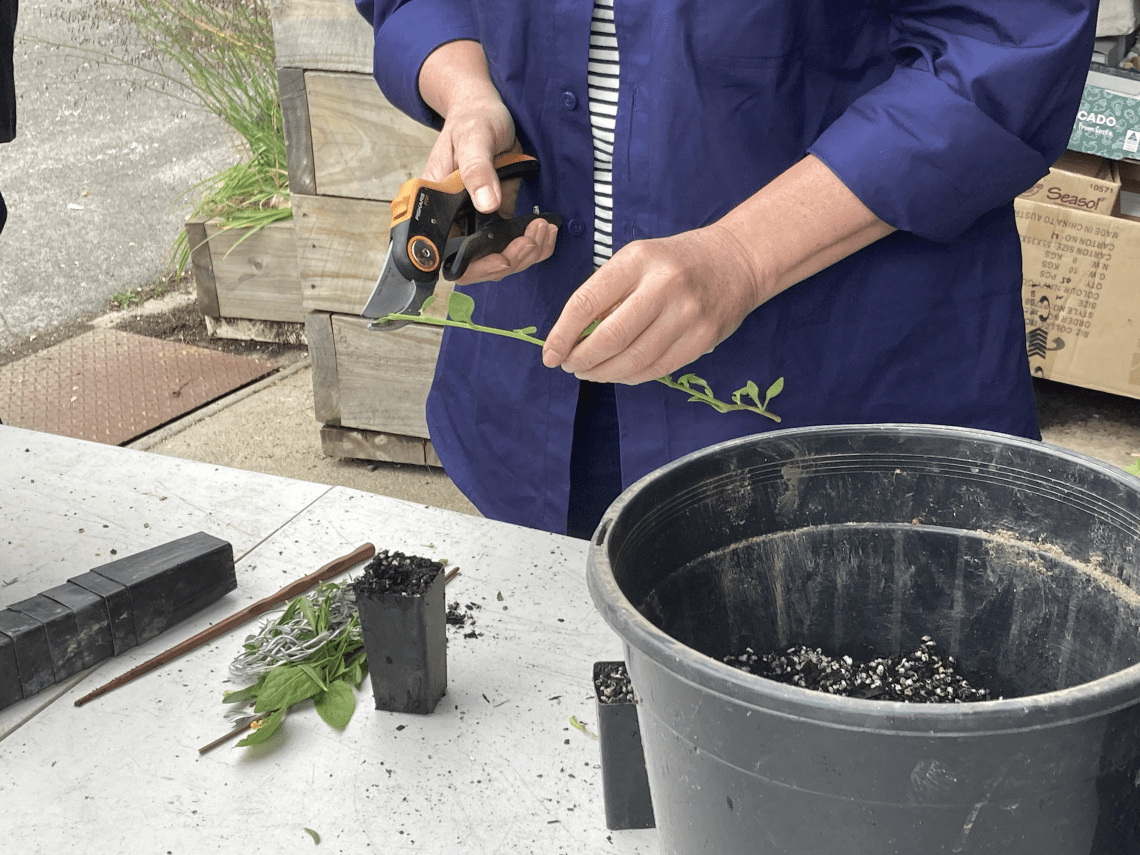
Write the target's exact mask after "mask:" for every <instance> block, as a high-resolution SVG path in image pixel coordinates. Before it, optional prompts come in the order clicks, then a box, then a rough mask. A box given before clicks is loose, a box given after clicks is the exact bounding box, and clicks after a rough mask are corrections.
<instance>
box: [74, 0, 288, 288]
mask: <svg viewBox="0 0 1140 855" xmlns="http://www.w3.org/2000/svg"><path fill="white" fill-rule="evenodd" d="M64 18H65V20H66V21H67V22H68V23H69V24H70V25H71V29H72V32H73V34H74V36H75V37H76V40H77V41H78V44H76V45H71V46H59V47H71V48H72V49H75V50H78V51H80V52H81V53H83V54H85V55H87V56H89V57H91V58H93V59H95V60H96V61H99V62H106V63H111V64H118V65H121V66H124V67H127V68H131V69H136V70H140V71H142V72H145V74H144V80H145V81H146V83H145V84H144V85H145V88H148V89H155V90H158V91H161V92H164V93H166V94H168V95H171V96H173V97H176V98H180V99H183V100H186V101H189V102H191V103H196V104H199V105H201V106H203V107H205V108H206V109H207V110H209V111H210V112H211V113H213V114H214V115H216V116H217V117H218V118H220V119H221V120H222V121H223V122H225V124H226V125H227V126H228V127H229V128H231V129H232V130H233V131H234V133H235V134H236V135H237V136H238V137H239V138H240V140H241V142H242V149H243V151H244V156H243V157H242V159H241V160H240V161H239V162H238V163H236V164H234V165H233V166H231V167H229V168H227V169H225V170H223V171H222V172H219V173H218V174H216V175H213V176H211V177H209V178H207V179H206V180H204V181H202V182H201V183H199V184H197V185H195V186H194V187H191V188H189V189H188V190H187V191H186V193H185V194H184V196H193V197H195V198H196V199H197V201H196V203H195V205H194V208H193V214H192V216H193V217H217V218H219V220H220V223H221V225H222V227H223V228H248V229H249V230H250V234H252V233H253V232H255V231H257V230H258V229H260V228H263V227H265V226H267V225H269V224H270V223H273V222H277V221H279V220H285V219H289V218H290V217H292V215H293V214H292V208H291V207H290V205H289V184H288V171H287V168H286V159H285V132H284V123H283V120H282V115H281V102H280V98H279V93H278V87H277V72H276V67H275V55H274V45H273V27H272V21H271V18H270V0H96V2H94V3H91V4H86V5H83V6H79V7H77V8H75V9H73V10H72V11H70V12H69V13H68V14H66V15H65V16H64ZM246 237H248V235H246ZM244 239H245V238H244V237H243V238H242V240H244ZM189 251H190V247H189V246H188V244H187V240H186V235H185V232H182V233H180V234H179V237H178V239H177V240H176V241H175V245H174V247H173V249H172V263H173V265H174V267H175V270H176V271H177V272H178V273H179V274H181V273H183V272H184V271H185V270H186V269H187V268H188V266H189V261H190V255H189Z"/></svg>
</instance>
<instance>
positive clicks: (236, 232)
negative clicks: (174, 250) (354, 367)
mask: <svg viewBox="0 0 1140 855" xmlns="http://www.w3.org/2000/svg"><path fill="white" fill-rule="evenodd" d="M185 228H186V237H187V239H188V240H189V243H190V257H191V263H192V265H193V269H194V284H195V286H196V288H197V292H198V306H199V308H200V309H201V311H202V314H203V315H204V316H205V318H206V324H207V326H208V327H209V328H210V332H211V334H212V335H216V336H218V337H220V338H243V339H253V340H257V341H280V342H290V343H292V342H303V341H304V321H305V308H304V305H303V304H302V301H301V280H300V276H299V273H298V268H297V240H296V237H295V236H294V234H293V223H292V222H291V221H290V220H284V221H281V222H277V223H271V224H270V225H268V226H266V227H265V228H262V229H259V230H258V231H256V232H254V233H253V234H248V230H247V229H223V228H221V227H220V226H219V225H218V222H217V221H216V220H190V221H188V222H187V223H186V226H185Z"/></svg>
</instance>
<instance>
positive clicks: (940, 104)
mask: <svg viewBox="0 0 1140 855" xmlns="http://www.w3.org/2000/svg"><path fill="white" fill-rule="evenodd" d="M357 6H358V8H359V10H360V12H361V13H362V14H363V15H364V16H365V17H367V18H368V19H369V20H370V21H371V22H372V24H373V26H374V29H375V55H374V71H375V77H376V80H377V81H378V83H379V85H380V88H381V90H382V91H383V93H384V94H385V96H386V97H387V98H388V99H389V100H390V101H391V102H392V103H393V104H395V105H396V106H397V107H399V108H400V109H402V110H404V111H405V112H406V113H408V114H409V115H410V116H412V117H414V118H416V119H418V120H420V121H421V122H424V123H426V124H430V125H434V126H436V127H437V128H440V130H441V133H440V136H439V139H438V140H437V142H436V144H435V146H434V148H433V150H432V152H431V155H430V158H429V161H428V164H427V166H426V168H425V172H424V175H425V177H427V178H429V179H433V180H439V179H441V178H442V177H444V176H445V175H447V174H448V173H449V172H451V171H453V170H455V169H459V170H460V173H461V175H462V176H463V180H464V183H465V185H466V187H467V188H468V189H469V190H470V191H471V193H472V197H473V199H474V201H475V204H476V206H477V207H479V208H480V209H481V210H484V211H491V210H495V209H500V208H502V209H504V210H506V209H509V210H511V211H512V212H513V211H514V210H519V211H529V210H531V209H532V208H533V207H535V206H538V207H539V208H541V210H544V211H551V210H552V211H557V212H559V213H561V214H562V215H563V216H564V218H565V224H564V226H563V228H562V229H560V230H556V229H555V227H553V226H551V225H550V224H548V223H545V222H542V221H535V222H534V223H532V224H531V226H530V227H529V228H528V230H527V234H526V235H525V236H524V237H522V238H519V239H517V240H516V241H515V242H514V243H513V244H512V245H511V246H509V247H507V249H506V250H504V252H503V253H502V254H501V255H495V256H489V257H487V258H485V259H482V260H481V261H480V262H479V263H478V264H476V265H473V266H472V268H471V269H470V270H469V271H468V273H467V274H466V276H465V277H464V279H463V280H462V283H461V284H465V285H466V286H467V289H466V290H467V291H468V293H470V294H471V295H472V296H473V297H474V299H475V302H476V306H477V314H476V320H477V321H478V322H480V323H483V324H488V325H492V326H497V327H504V328H519V327H525V326H531V325H533V326H537V327H538V328H539V330H540V333H539V334H540V335H541V334H542V332H543V331H549V332H548V335H547V336H546V345H545V347H544V348H543V351H542V353H541V354H539V353H538V349H537V348H534V347H533V346H532V345H529V344H526V343H524V342H519V341H515V340H511V339H505V338H501V337H498V336H488V335H479V334H476V333H473V332H470V331H468V330H461V329H448V330H447V331H446V333H445V335H444V339H443V346H442V349H441V353H440V359H439V363H438V367H437V371H436V376H435V381H434V384H433V387H432V391H431V393H430V396H429V399H428V408H427V416H428V424H429V427H430V430H431V438H432V443H433V445H434V447H435V449H436V451H437V453H438V454H439V457H440V459H441V461H442V462H443V464H444V467H445V469H446V471H447V473H448V474H449V475H450V477H451V478H452V479H453V481H454V482H455V483H456V484H457V485H458V486H459V488H460V489H461V490H462V491H463V492H464V493H465V494H466V495H467V496H468V497H469V498H470V499H471V501H472V502H473V503H474V504H475V505H476V507H478V508H479V510H480V511H481V512H482V513H484V514H485V515H486V516H488V517H492V518H496V519H501V520H506V521H509V522H514V523H518V524H522V525H527V526H532V527H536V528H541V529H546V530H549V531H555V532H562V531H568V532H569V533H571V534H575V535H577V536H586V537H588V536H589V534H590V532H591V529H592V527H593V525H594V524H596V523H597V521H598V519H599V518H600V515H601V513H602V511H603V510H604V508H605V507H606V505H607V504H608V503H609V501H611V500H612V499H613V498H614V497H615V496H616V495H617V492H619V491H620V489H621V488H622V486H628V485H629V484H630V483H632V482H633V481H634V480H636V479H638V478H640V477H641V476H643V475H645V474H646V473H648V472H650V471H652V470H654V469H656V468H657V467H660V466H662V465H664V464H665V463H667V462H669V461H671V460H673V459H676V458H677V457H680V456H682V455H684V454H687V453H689V452H692V451H695V450H697V449H699V448H703V447H706V446H708V445H711V444H713V443H716V442H718V441H722V440H727V439H730V438H734V437H738V436H742V435H747V434H752V433H756V432H759V431H763V430H767V429H770V428H774V427H792V426H800V425H819V424H863V423H887V422H894V423H900V422H906V423H931V424H945V425H960V426H965V427H972V428H982V429H989V430H996V431H1002V432H1006V433H1009V434H1014V435H1019V436H1024V437H1031V438H1038V437H1039V435H1040V434H1039V432H1038V426H1037V417H1036V408H1035V403H1034V395H1033V387H1032V383H1031V378H1030V373H1029V368H1028V361H1027V357H1026V350H1025V327H1024V319H1023V313H1022V308H1021V253H1020V242H1019V239H1018V233H1017V230H1016V227H1015V222H1014V215H1013V206H1012V200H1013V198H1014V197H1015V196H1016V195H1017V194H1018V193H1020V192H1022V191H1023V190H1025V189H1027V188H1028V187H1030V186H1032V185H1033V184H1034V182H1035V181H1037V180H1038V179H1039V178H1040V177H1041V176H1042V175H1044V174H1045V173H1046V172H1047V170H1048V168H1049V166H1050V164H1051V163H1052V162H1053V161H1054V160H1055V159H1056V158H1057V157H1058V156H1059V155H1060V154H1061V152H1062V151H1063V150H1064V148H1065V146H1066V143H1067V141H1068V139H1069V135H1070V132H1071V129H1072V123H1073V118H1074V115H1075V112H1076V109H1077V106H1078V103H1079V100H1080V94H1081V89H1082V85H1083V82H1084V77H1085V73H1086V72H1087V69H1088V62H1089V59H1090V57H1091V53H1092V42H1093V38H1094V30H1095V19H1096V3H1095V2H1094V0H1053V2H1048V3H1045V2H1026V3H1001V2H992V0H863V2H857V0H761V1H760V2H751V3H744V2H728V1H727V0H726V2H723V3H697V2H692V0H596V2H591V0H583V2H566V0H561V2H553V0H527V2H525V3H524V2H508V0H357ZM505 151H525V152H527V153H529V154H533V155H535V156H536V157H537V158H538V159H539V161H540V164H541V170H540V173H539V175H538V176H537V177H536V178H534V179H530V180H527V181H526V182H523V184H522V185H521V186H520V187H518V188H517V190H516V188H513V187H500V186H499V183H498V181H497V180H496V177H495V175H494V171H493V169H492V166H491V159H492V157H493V156H494V155H495V154H497V153H500V152H505ZM516 193H517V198H513V197H514V196H515V195H516ZM607 250H610V251H612V257H609V258H608V260H605V259H606V256H607V254H608V253H607ZM599 261H604V264H601V266H600V267H598V266H597V262H599ZM508 276H509V278H505V277H508ZM504 278H505V281H495V280H502V279H504ZM477 280H483V281H479V282H478V283H477ZM476 283H477V284H476ZM598 318H602V319H603V320H602V322H601V323H600V324H599V325H598V327H597V329H596V330H595V331H594V332H593V333H592V334H591V335H590V336H588V337H587V338H584V339H582V338H581V337H580V335H581V333H582V331H583V330H585V329H586V327H587V326H588V325H589V324H590V323H591V322H592V321H594V320H595V319H598ZM558 368H560V369H561V370H552V369H558ZM682 368H683V369H684V371H685V372H686V373H687V372H692V373H694V374H696V375H698V376H700V377H701V378H703V379H704V380H706V381H707V382H708V383H709V384H710V386H711V387H712V388H713V390H714V391H715V392H716V393H717V395H718V396H719V397H721V398H722V399H723V398H727V397H728V396H730V395H731V393H732V391H734V390H736V389H738V388H740V387H742V386H744V385H745V384H746V383H747V382H748V381H750V380H751V381H754V382H756V383H757V384H758V385H759V387H760V388H761V389H764V388H766V387H767V385H768V384H769V383H770V382H771V381H773V380H775V379H776V378H778V377H783V378H784V390H783V392H782V393H781V394H780V395H779V397H777V398H775V399H774V400H773V401H772V403H771V405H770V408H771V409H772V410H774V411H775V412H777V413H778V414H779V415H780V416H781V417H782V421H781V423H780V424H779V425H776V424H774V423H772V422H769V421H768V420H767V419H765V418H763V417H761V416H758V415H756V414H754V413H748V412H736V413H728V414H721V413H718V412H716V411H715V410H713V409H711V408H709V407H707V406H704V405H702V404H699V403H691V402H689V401H688V400H687V397H686V396H685V395H684V394H682V393H680V392H677V391H675V390H672V389H669V388H667V387H666V386H665V385H663V384H661V383H654V382H646V381H651V380H652V379H653V378H656V377H659V376H662V375H665V374H671V373H675V372H678V370H679V369H682ZM675 376H676V375H675Z"/></svg>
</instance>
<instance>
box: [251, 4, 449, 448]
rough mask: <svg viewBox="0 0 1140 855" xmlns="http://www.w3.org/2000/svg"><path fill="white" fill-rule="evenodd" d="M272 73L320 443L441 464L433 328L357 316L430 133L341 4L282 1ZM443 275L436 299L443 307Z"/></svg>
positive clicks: (368, 36) (365, 29) (276, 12)
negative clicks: (390, 89) (371, 322)
mask: <svg viewBox="0 0 1140 855" xmlns="http://www.w3.org/2000/svg"><path fill="white" fill-rule="evenodd" d="M273 29H274V40H275V44H276V50H277V62H278V83H279V86H280V90H281V106H282V112H283V116H284V121H285V145H286V153H287V160H288V168H289V188H290V193H291V196H292V200H293V217H294V219H293V222H294V236H295V240H296V257H297V271H298V274H299V278H300V282H301V288H300V291H301V304H302V306H303V308H304V311H305V312H306V316H305V328H306V338H307V340H308V344H309V353H310V357H311V359H312V363H313V397H314V404H315V406H314V409H315V412H316V417H317V420H318V422H320V423H321V424H322V425H323V427H322V430H321V442H322V447H323V449H324V452H325V453H326V454H328V455H330V456H333V457H355V458H363V459H368V460H384V461H393V462H401V463H418V464H427V465H436V466H438V465H439V460H438V458H436V456H435V454H434V452H433V451H432V449H431V443H430V442H429V441H428V432H427V423H426V421H425V419H424V403H425V401H426V399H427V393H428V389H429V388H430V386H431V380H432V376H433V375H434V373H435V363H436V359H437V357H438V355H439V342H440V338H441V335H442V333H441V330H440V329H438V328H431V327H405V328H403V329H401V330H397V331H395V332H390V333H377V332H370V331H369V330H368V329H367V326H368V324H367V321H365V320H364V319H363V318H361V317H360V311H361V309H362V308H363V307H364V304H365V302H366V301H367V299H368V296H369V295H370V294H371V293H372V289H373V287H374V286H375V284H376V278H377V276H378V275H379V273H380V268H381V267H382V266H383V263H384V257H385V254H386V253H387V250H388V225H389V223H390V221H391V216H392V213H391V207H390V202H391V200H392V198H393V197H394V196H395V195H396V193H397V192H398V191H399V188H400V186H401V185H402V184H403V183H404V182H405V181H407V180H408V179H409V178H412V177H415V176H417V175H419V174H420V173H421V172H422V170H423V166H424V164H425V163H426V161H427V157H428V153H429V152H430V150H431V146H432V143H433V142H434V141H435V138H436V133H435V132H434V131H432V130H430V129H429V128H425V127H423V126H421V125H419V124H418V123H416V122H414V121H413V120H411V119H409V118H408V117H407V116H405V115H404V114H403V113H401V112H400V111H398V110H397V109H396V108H395V107H393V106H392V105H391V104H389V103H388V102H387V100H385V98H384V96H383V95H382V94H381V93H380V90H379V88H378V87H377V86H376V82H375V81H374V80H373V79H372V74H371V72H372V29H371V27H370V26H369V25H368V23H367V22H366V21H365V20H364V19H363V18H362V17H361V16H360V15H359V14H358V13H357V12H356V9H355V7H354V6H353V5H352V4H350V3H341V2H337V0H278V2H275V4H274V8H273ZM449 291H450V285H449V284H447V283H441V285H440V288H439V289H437V292H436V294H437V303H438V304H439V305H441V306H442V305H446V295H447V293H448V292H449Z"/></svg>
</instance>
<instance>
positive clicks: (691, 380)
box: [376, 291, 784, 422]
mask: <svg viewBox="0 0 1140 855" xmlns="http://www.w3.org/2000/svg"><path fill="white" fill-rule="evenodd" d="M432 300H434V298H428V300H427V301H425V303H424V305H423V308H424V309H426V308H427V307H428V306H429V305H431V301H432ZM473 308H474V301H472V300H471V298H470V297H468V296H467V295H465V294H460V292H458V291H454V292H452V298H451V299H450V300H449V301H448V317H446V318H440V317H433V316H429V315H405V314H400V313H397V312H393V313H391V314H388V315H385V316H384V317H382V318H378V319H377V321H376V322H377V323H385V322H391V321H403V322H406V323H413V324H429V325H431V326H437V327H460V328H462V329H469V330H474V331H475V332H481V333H490V334H491V335H498V336H503V337H504V338H513V339H518V340H519V341H525V342H529V343H530V344H537V345H538V346H539V347H542V345H544V344H545V343H546V342H545V340H544V339H541V338H538V337H536V336H534V335H531V333H533V332H535V331H536V329H537V328H536V327H524V328H522V329H517V330H506V329H501V328H499V327H485V326H483V325H482V324H477V323H475V322H474V321H472V320H471V310H472V309H473ZM453 315H454V316H455V317H452V316H453ZM587 332H589V331H587ZM656 379H657V382H658V383H664V384H665V385H666V386H668V387H669V388H670V389H677V390H679V391H681V392H685V393H687V394H688V395H689V400H690V401H697V402H699V403H702V404H707V405H708V406H710V407H712V408H713V409H714V410H716V411H717V412H718V413H731V412H735V411H738V410H747V411H748V412H752V413H756V414H757V415H761V416H764V417H765V418H768V419H771V420H772V421H774V422H778V421H780V417H779V416H778V415H776V414H775V413H773V412H772V411H771V410H769V409H768V406H767V405H768V402H769V401H770V400H771V399H772V398H774V397H775V396H776V395H778V394H780V391H781V389H783V385H784V384H783V378H782V377H781V378H780V379H779V380H777V381H776V382H775V383H773V384H772V385H771V386H770V387H769V388H768V391H767V394H766V396H765V398H764V401H763V402H761V401H760V399H759V389H758V388H757V387H756V385H755V384H754V383H749V384H748V385H747V386H745V387H744V388H743V389H738V390H737V391H736V393H735V394H733V396H732V401H722V400H720V399H719V398H717V397H716V396H715V395H713V392H712V389H710V388H709V385H708V383H706V382H705V381H704V380H702V379H701V378H700V377H697V376H696V375H694V374H686V375H684V376H683V377H681V379H680V380H674V379H673V378H672V376H669V375H666V376H665V377H658V378H656ZM745 399H751V401H752V403H748V402H747V401H746V400H745Z"/></svg>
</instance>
